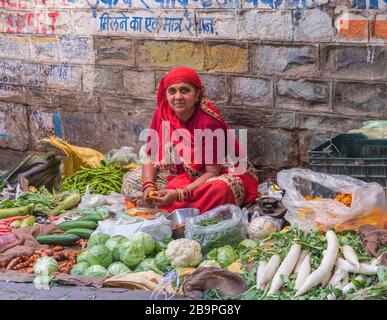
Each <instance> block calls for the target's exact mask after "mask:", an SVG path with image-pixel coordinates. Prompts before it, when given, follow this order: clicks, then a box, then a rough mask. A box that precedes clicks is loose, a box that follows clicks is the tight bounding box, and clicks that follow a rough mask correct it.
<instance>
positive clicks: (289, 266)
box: [268, 243, 301, 295]
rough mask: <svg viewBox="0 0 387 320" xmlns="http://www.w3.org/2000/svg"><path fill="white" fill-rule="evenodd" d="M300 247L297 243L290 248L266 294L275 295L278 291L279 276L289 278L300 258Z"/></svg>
mask: <svg viewBox="0 0 387 320" xmlns="http://www.w3.org/2000/svg"><path fill="white" fill-rule="evenodd" d="M300 253H301V246H300V245H299V244H298V243H295V244H293V245H292V246H291V247H290V250H289V252H288V254H287V255H286V257H285V259H284V261H282V263H281V265H280V266H279V268H278V270H277V272H276V273H275V275H274V278H273V281H272V282H271V286H270V289H269V292H268V294H269V295H272V294H276V293H277V292H278V290H279V289H280V288H281V286H282V284H283V282H282V280H281V276H282V275H284V276H290V275H291V274H292V271H293V269H294V267H295V266H296V263H297V260H298V258H299V257H300Z"/></svg>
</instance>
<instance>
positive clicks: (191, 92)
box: [167, 82, 199, 121]
mask: <svg viewBox="0 0 387 320" xmlns="http://www.w3.org/2000/svg"><path fill="white" fill-rule="evenodd" d="M198 96H199V91H198V90H196V89H195V87H194V86H193V85H192V84H190V83H188V82H178V83H175V84H173V85H171V86H169V87H168V88H167V100H168V103H169V105H170V106H171V108H172V110H173V111H175V113H176V115H177V117H178V118H180V119H181V120H184V121H185V120H187V119H188V118H189V117H190V116H191V115H192V114H193V111H194V109H195V104H196V102H197V101H198Z"/></svg>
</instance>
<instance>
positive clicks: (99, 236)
mask: <svg viewBox="0 0 387 320" xmlns="http://www.w3.org/2000/svg"><path fill="white" fill-rule="evenodd" d="M109 238H110V236H109V235H108V234H106V233H102V232H97V233H94V234H93V235H92V236H91V237H90V238H89V240H88V241H87V248H91V247H94V246H96V245H99V244H105V242H106V241H108V239H109Z"/></svg>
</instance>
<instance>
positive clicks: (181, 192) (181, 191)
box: [175, 188, 192, 202]
mask: <svg viewBox="0 0 387 320" xmlns="http://www.w3.org/2000/svg"><path fill="white" fill-rule="evenodd" d="M175 190H176V191H177V201H179V202H183V201H187V200H189V199H191V197H192V192H191V191H190V190H189V189H188V188H176V189H175Z"/></svg>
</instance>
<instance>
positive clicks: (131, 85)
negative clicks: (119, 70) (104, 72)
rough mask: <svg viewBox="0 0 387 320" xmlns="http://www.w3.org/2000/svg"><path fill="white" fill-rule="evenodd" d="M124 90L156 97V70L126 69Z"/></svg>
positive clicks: (133, 93)
mask: <svg viewBox="0 0 387 320" xmlns="http://www.w3.org/2000/svg"><path fill="white" fill-rule="evenodd" d="M123 77H124V90H125V92H126V93H127V94H129V95H133V96H138V97H143V96H152V97H153V98H156V94H155V93H156V91H155V90H156V87H155V86H156V83H155V81H156V80H155V74H154V72H144V71H135V70H124V71H123Z"/></svg>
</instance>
